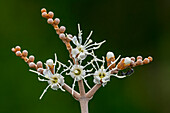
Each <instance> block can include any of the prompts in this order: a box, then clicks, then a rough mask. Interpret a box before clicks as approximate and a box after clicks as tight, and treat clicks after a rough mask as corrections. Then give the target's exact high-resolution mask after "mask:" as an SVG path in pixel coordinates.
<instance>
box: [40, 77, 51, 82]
mask: <svg viewBox="0 0 170 113" xmlns="http://www.w3.org/2000/svg"><path fill="white" fill-rule="evenodd" d="M38 80H39V81H42V82H44V81H45V82H48V81H49V80H45V79H41V78H40V77H38Z"/></svg>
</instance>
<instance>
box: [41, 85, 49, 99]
mask: <svg viewBox="0 0 170 113" xmlns="http://www.w3.org/2000/svg"><path fill="white" fill-rule="evenodd" d="M50 86H51V84H49V85H48V86H47V87H46V88H45V90H44V91H43V93H42V94H41V96H40V100H41V99H42V97H43V95H44V94H45V93H46V92H47V89H48V88H49V87H50Z"/></svg>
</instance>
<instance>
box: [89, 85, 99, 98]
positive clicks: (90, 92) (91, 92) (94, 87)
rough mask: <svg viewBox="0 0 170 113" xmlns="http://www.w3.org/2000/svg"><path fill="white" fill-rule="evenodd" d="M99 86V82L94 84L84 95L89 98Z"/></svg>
mask: <svg viewBox="0 0 170 113" xmlns="http://www.w3.org/2000/svg"><path fill="white" fill-rule="evenodd" d="M100 87H101V84H96V85H95V86H93V88H92V89H91V90H90V91H88V92H87V93H86V97H87V98H91V97H92V96H93V95H94V94H95V93H96V91H97V90H98V89H99V88H100Z"/></svg>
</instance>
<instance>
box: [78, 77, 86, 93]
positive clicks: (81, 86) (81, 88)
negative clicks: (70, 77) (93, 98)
mask: <svg viewBox="0 0 170 113" xmlns="http://www.w3.org/2000/svg"><path fill="white" fill-rule="evenodd" d="M78 85H79V92H80V96H85V94H86V92H85V89H84V83H83V80H79V81H78Z"/></svg>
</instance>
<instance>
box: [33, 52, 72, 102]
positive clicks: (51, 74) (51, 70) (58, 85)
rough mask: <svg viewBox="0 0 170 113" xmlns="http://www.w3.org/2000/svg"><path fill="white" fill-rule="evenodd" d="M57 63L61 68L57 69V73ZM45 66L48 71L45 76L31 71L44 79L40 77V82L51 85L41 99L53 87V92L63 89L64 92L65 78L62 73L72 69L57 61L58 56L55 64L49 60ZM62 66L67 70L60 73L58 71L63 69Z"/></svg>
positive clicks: (45, 70) (44, 72)
mask: <svg viewBox="0 0 170 113" xmlns="http://www.w3.org/2000/svg"><path fill="white" fill-rule="evenodd" d="M56 63H58V65H59V66H58V68H57V71H56V72H55V66H56ZM45 65H46V69H44V71H43V74H41V73H39V72H38V71H34V70H30V71H31V72H34V73H37V74H38V75H40V76H41V77H43V78H44V79H41V78H40V77H38V80H39V81H46V82H48V84H49V85H48V86H47V87H46V88H45V89H44V91H43V93H42V95H41V96H40V99H41V98H42V97H43V95H44V94H45V92H46V91H47V89H48V88H49V87H51V89H53V90H57V89H61V90H62V91H65V90H64V89H63V88H62V86H63V85H64V77H63V76H62V73H64V72H65V71H68V70H69V69H70V67H67V66H66V65H65V64H63V63H61V62H59V61H58V60H57V56H56V54H55V63H53V60H52V59H49V60H47V61H46V63H45ZM61 65H62V66H63V67H64V68H66V69H64V70H63V71H62V72H60V73H58V71H59V70H60V68H61Z"/></svg>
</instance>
